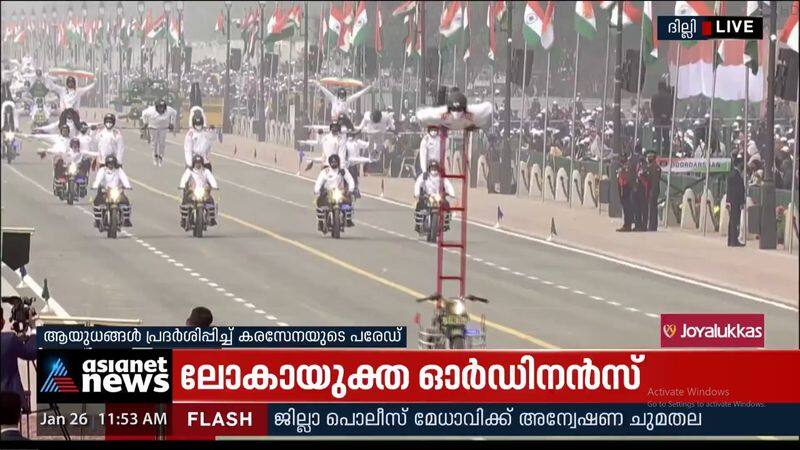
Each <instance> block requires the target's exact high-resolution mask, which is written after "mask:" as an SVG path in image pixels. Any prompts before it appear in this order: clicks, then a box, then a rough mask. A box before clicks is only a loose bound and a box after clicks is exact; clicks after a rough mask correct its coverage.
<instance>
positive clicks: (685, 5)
mask: <svg viewBox="0 0 800 450" xmlns="http://www.w3.org/2000/svg"><path fill="white" fill-rule="evenodd" d="M675 15H676V16H712V15H713V14H712V11H711V10H710V9H708V5H706V3H705V2H702V1H677V2H675ZM697 32H698V33H699V32H700V30H697ZM697 42H700V41H689V40H687V41H681V43H682V44H683V45H684V46H686V47H692V46H694V45H695V44H696V43H697Z"/></svg>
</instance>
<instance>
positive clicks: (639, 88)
mask: <svg viewBox="0 0 800 450" xmlns="http://www.w3.org/2000/svg"><path fill="white" fill-rule="evenodd" d="M641 35H642V36H641V38H640V39H639V71H638V72H636V124H635V126H634V128H633V149H634V151H635V150H636V141H637V139H639V123H640V119H641V116H642V112H641V106H640V105H641V99H642V88H643V87H644V82H643V80H642V61H644V20H642V32H641ZM641 147H642V150H644V145H642V146H641Z"/></svg>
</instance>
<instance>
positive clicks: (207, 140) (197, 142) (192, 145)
mask: <svg viewBox="0 0 800 450" xmlns="http://www.w3.org/2000/svg"><path fill="white" fill-rule="evenodd" d="M212 142H214V133H212V132H210V131H208V130H206V129H203V130H202V131H197V130H195V129H194V128H192V129H191V130H189V131H188V132H186V138H185V139H184V140H183V155H184V159H185V161H186V167H192V157H193V156H194V155H200V156H202V157H203V163H204V164H208V162H209V159H208V156H209V155H210V154H211V143H212Z"/></svg>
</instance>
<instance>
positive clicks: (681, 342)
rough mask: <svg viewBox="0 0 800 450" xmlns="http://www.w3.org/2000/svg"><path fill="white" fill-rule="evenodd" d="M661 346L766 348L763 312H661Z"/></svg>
mask: <svg viewBox="0 0 800 450" xmlns="http://www.w3.org/2000/svg"><path fill="white" fill-rule="evenodd" d="M660 334H661V346H662V347H763V346H764V315H763V314H662V315H661V333H660Z"/></svg>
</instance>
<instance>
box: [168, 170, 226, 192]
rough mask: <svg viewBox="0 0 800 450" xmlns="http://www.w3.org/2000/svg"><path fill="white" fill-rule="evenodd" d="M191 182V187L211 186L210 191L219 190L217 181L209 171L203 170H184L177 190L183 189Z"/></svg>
mask: <svg viewBox="0 0 800 450" xmlns="http://www.w3.org/2000/svg"><path fill="white" fill-rule="evenodd" d="M189 179H191V180H192V185H193V186H206V185H208V186H211V189H219V185H218V184H217V179H216V178H214V174H213V173H211V171H210V170H208V169H206V168H203V169H202V170H195V169H191V170H190V169H186V170H185V171H184V172H183V175H182V176H181V181H179V182H178V188H180V189H185V188H186V183H188V182H189Z"/></svg>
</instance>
